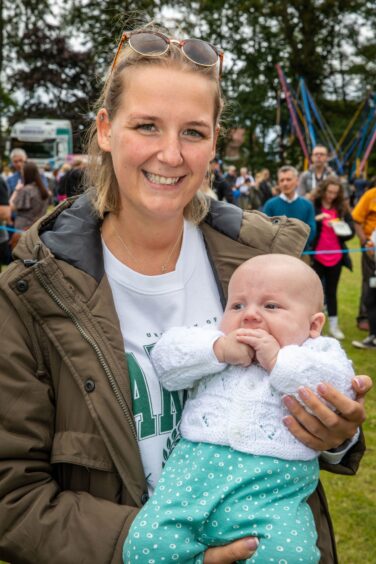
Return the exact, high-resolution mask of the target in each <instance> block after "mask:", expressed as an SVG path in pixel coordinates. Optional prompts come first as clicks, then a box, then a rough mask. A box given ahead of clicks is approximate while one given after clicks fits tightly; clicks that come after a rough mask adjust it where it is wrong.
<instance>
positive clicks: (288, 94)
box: [276, 64, 310, 162]
mask: <svg viewBox="0 0 376 564" xmlns="http://www.w3.org/2000/svg"><path fill="white" fill-rule="evenodd" d="M276 69H277V73H278V78H279V81H280V83H281V86H282V90H283V92H284V94H285V98H286V103H287V107H288V110H289V114H290V118H291V121H292V124H293V126H294V129H295V131H296V136H297V138H298V140H299V143H300V146H301V148H302V151H303V153H304V157H305V159H307V162H310V160H309V153H308V149H307V146H306V144H305V141H304V137H303V134H302V132H301V129H300V126H299V122H298V119H297V117H296V113H295V111H294V107H293V104H292V101H291V92H290V90H289V87H288V85H287V81H286V78H285V75H284V74H283V70H282V68H281V65H279V64H277V65H276Z"/></svg>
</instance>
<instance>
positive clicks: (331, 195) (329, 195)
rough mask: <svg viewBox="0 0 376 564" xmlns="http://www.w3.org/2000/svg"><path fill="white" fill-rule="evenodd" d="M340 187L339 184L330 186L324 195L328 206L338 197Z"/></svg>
mask: <svg viewBox="0 0 376 564" xmlns="http://www.w3.org/2000/svg"><path fill="white" fill-rule="evenodd" d="M339 191H340V187H339V186H338V184H329V185H328V186H327V188H326V190H325V193H324V201H325V203H326V204H332V203H333V202H334V200H335V199H336V198H337V197H338V194H339Z"/></svg>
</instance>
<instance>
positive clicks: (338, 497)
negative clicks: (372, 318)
mask: <svg viewBox="0 0 376 564" xmlns="http://www.w3.org/2000/svg"><path fill="white" fill-rule="evenodd" d="M350 246H351V247H352V248H356V247H357V246H358V241H357V239H354V240H353V241H352V242H351V244H350ZM351 256H352V259H353V263H354V271H353V272H352V273H351V272H349V271H348V270H347V269H344V270H343V273H342V278H341V283H340V291H339V318H340V325H341V328H342V330H343V331H344V333H345V335H346V339H345V341H344V347H345V349H346V351H347V352H348V354H349V356H350V358H351V359H352V360H353V362H354V366H355V369H356V372H357V374H369V375H370V376H371V377H373V378H374V377H375V368H376V351H372V350H371V351H368V350H366V351H360V350H357V349H354V348H353V347H352V346H351V340H352V339H354V338H357V339H362V338H364V337H365V336H366V333H364V332H361V331H358V330H357V328H356V323H355V318H356V314H357V308H358V299H359V289H360V254H358V253H354V254H352V255H351ZM367 414H368V418H367V421H366V423H365V425H364V431H365V435H366V441H367V446H368V449H367V452H366V454H365V456H364V458H363V461H362V464H361V468H360V470H359V472H358V474H357V475H356V476H353V477H348V476H336V475H335V474H330V473H326V472H322V480H323V482H324V484H325V489H326V492H327V495H328V499H329V505H330V509H331V513H332V517H333V521H334V528H335V531H336V539H337V544H338V551H339V561H340V563H341V564H353V563H354V562H362V564H374V562H375V561H376V549H375V536H374V535H375V531H376V457H375V446H376V386H375V389H373V390H372V391H371V392H370V393H369V394H368V398H367ZM0 564H3V563H1V562H0Z"/></svg>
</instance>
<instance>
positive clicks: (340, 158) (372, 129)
mask: <svg viewBox="0 0 376 564" xmlns="http://www.w3.org/2000/svg"><path fill="white" fill-rule="evenodd" d="M276 68H277V72H278V78H279V81H280V84H281V89H282V91H283V93H284V97H285V101H286V104H287V108H288V111H289V116H290V126H291V131H292V132H293V134H294V135H295V136H296V138H297V139H298V141H299V144H300V147H301V149H302V152H303V155H304V163H305V168H308V166H309V164H310V154H311V152H312V149H313V148H314V147H315V146H316V145H317V144H320V145H321V144H322V145H325V146H326V147H327V148H328V150H329V155H330V162H331V165H332V166H333V168H335V169H336V171H337V173H338V174H339V175H343V174H347V175H348V176H349V178H351V177H352V176H354V175H357V176H358V175H359V174H361V173H362V172H364V173H367V162H368V158H369V155H370V153H371V151H372V148H373V146H374V144H375V142H376V94H374V93H372V92H369V93H368V94H367V96H366V97H365V99H364V100H363V101H362V102H361V103H360V105H359V107H358V108H357V110H356V112H355V114H354V115H353V117H352V118H351V120H350V121H349V123H348V125H347V127H346V129H345V130H344V132H343V134H342V136H341V139H340V140H339V141H337V140H336V139H335V137H334V135H333V133H332V131H331V129H330V127H329V125H328V123H327V122H326V121H325V119H324V117H323V115H322V113H321V112H320V110H319V108H318V106H317V104H316V103H315V101H314V99H313V97H312V95H311V93H310V92H309V90H308V88H307V85H306V83H305V81H304V79H303V78H301V79H300V81H299V87H298V91H297V93H295V91H294V90H293V88H292V87H291V85H290V84H289V82H288V80H287V79H286V77H285V75H284V73H283V70H282V68H281V66H280V65H276Z"/></svg>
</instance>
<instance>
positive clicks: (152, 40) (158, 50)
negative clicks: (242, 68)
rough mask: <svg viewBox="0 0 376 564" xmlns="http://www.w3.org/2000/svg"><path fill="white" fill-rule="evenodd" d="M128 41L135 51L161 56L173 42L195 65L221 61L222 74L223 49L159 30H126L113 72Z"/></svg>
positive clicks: (208, 65) (114, 62)
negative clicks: (178, 37)
mask: <svg viewBox="0 0 376 564" xmlns="http://www.w3.org/2000/svg"><path fill="white" fill-rule="evenodd" d="M126 41H128V45H129V47H131V49H133V51H135V52H136V53H138V54H139V55H143V56H145V57H160V56H161V55H164V54H165V53H167V51H168V50H169V48H170V45H171V44H172V45H176V46H178V47H180V49H181V50H182V52H183V54H184V55H185V56H186V57H187V59H189V60H190V61H191V62H192V63H194V64H195V65H199V66H201V67H214V66H215V65H216V64H217V63H218V61H219V78H221V76H222V67H223V51H222V50H220V49H217V48H216V47H214V45H211V44H210V43H207V42H206V41H202V39H181V40H178V39H171V38H169V37H167V36H166V35H163V33H159V32H157V31H134V32H132V31H131V32H129V33H127V32H124V33H123V35H122V36H121V39H120V42H119V45H118V48H117V50H116V54H115V57H114V61H113V63H112V66H111V73H112V72H113V70H114V68H115V67H116V64H117V61H118V58H119V54H120V51H121V49H122V47H123V45H124V43H125V42H126Z"/></svg>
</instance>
